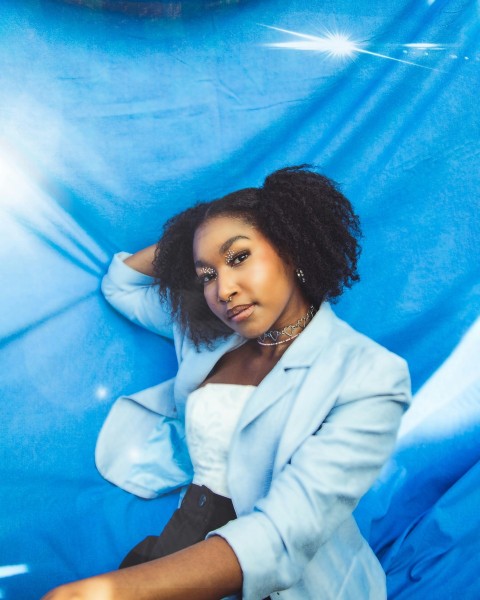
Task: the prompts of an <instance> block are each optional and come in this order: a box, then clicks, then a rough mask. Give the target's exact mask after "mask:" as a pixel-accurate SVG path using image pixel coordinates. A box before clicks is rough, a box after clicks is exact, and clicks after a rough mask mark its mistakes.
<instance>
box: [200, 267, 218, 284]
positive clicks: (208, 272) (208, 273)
mask: <svg viewBox="0 0 480 600" xmlns="http://www.w3.org/2000/svg"><path fill="white" fill-rule="evenodd" d="M216 276H217V273H216V271H215V269H212V268H211V267H203V268H202V269H201V270H200V273H199V274H198V275H197V278H198V281H199V282H200V283H201V284H202V285H206V284H207V283H208V282H209V281H212V279H215V277H216Z"/></svg>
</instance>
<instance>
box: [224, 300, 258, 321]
mask: <svg viewBox="0 0 480 600" xmlns="http://www.w3.org/2000/svg"><path fill="white" fill-rule="evenodd" d="M254 308H255V305H254V304H239V305H238V306H234V307H233V308H230V309H229V310H227V319H228V320H229V321H235V322H238V321H243V320H244V319H248V317H249V316H250V315H251V314H252V312H253V309H254Z"/></svg>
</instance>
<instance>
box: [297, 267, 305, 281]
mask: <svg viewBox="0 0 480 600" xmlns="http://www.w3.org/2000/svg"><path fill="white" fill-rule="evenodd" d="M295 273H296V274H297V277H298V279H299V280H300V283H305V273H304V272H303V270H302V269H297V270H296V271H295Z"/></svg>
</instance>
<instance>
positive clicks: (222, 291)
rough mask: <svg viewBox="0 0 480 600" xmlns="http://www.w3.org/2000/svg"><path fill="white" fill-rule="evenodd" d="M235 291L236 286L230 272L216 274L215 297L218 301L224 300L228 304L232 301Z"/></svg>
mask: <svg viewBox="0 0 480 600" xmlns="http://www.w3.org/2000/svg"><path fill="white" fill-rule="evenodd" d="M236 293H237V286H236V283H235V280H234V277H233V273H232V274H230V273H229V274H228V275H227V274H225V273H222V274H220V273H219V274H218V275H217V299H218V302H224V303H225V304H228V303H229V302H231V301H232V299H233V297H234V296H235V294H236Z"/></svg>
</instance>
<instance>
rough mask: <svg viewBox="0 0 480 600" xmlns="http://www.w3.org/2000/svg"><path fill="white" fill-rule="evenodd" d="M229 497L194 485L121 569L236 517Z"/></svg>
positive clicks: (192, 540) (193, 541) (169, 551)
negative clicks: (168, 516) (158, 528)
mask: <svg viewBox="0 0 480 600" xmlns="http://www.w3.org/2000/svg"><path fill="white" fill-rule="evenodd" d="M236 518H237V515H236V514H235V509H234V508H233V504H232V501H231V500H230V498H225V496H219V495H218V494H215V493H214V492H212V491H211V490H209V489H208V488H207V487H205V486H204V485H202V486H199V485H195V484H193V483H192V484H191V485H190V486H189V487H188V489H187V492H186V494H185V496H184V497H183V500H182V504H181V506H180V508H178V509H177V510H176V511H175V512H174V513H173V515H172V518H171V519H170V521H168V523H167V524H166V526H165V528H164V530H163V531H162V533H161V534H160V535H159V536H155V535H149V536H148V537H146V538H145V539H144V540H143V541H142V542H140V543H139V544H137V545H136V546H135V548H133V549H132V550H130V552H129V553H128V554H127V556H126V557H125V558H124V559H123V560H122V562H121V564H120V567H119V568H120V569H124V568H125V567H133V566H134V565H138V564H141V563H144V562H148V561H150V560H154V559H156V558H161V557H162V556H167V555H168V554H173V552H177V551H178V550H183V549H184V548H187V547H188V546H192V545H193V544H196V543H197V542H201V541H202V540H204V539H205V537H206V535H207V533H209V532H210V531H213V530H214V529H217V528H218V527H222V525H225V524H226V523H228V522H229V521H231V520H232V519H236Z"/></svg>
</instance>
